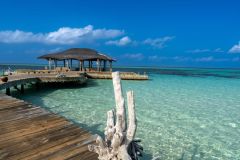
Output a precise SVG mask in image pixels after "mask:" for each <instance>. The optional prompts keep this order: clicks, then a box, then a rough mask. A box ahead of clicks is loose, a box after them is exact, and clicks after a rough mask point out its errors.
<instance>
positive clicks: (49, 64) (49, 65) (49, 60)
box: [48, 58, 51, 70]
mask: <svg viewBox="0 0 240 160" xmlns="http://www.w3.org/2000/svg"><path fill="white" fill-rule="evenodd" d="M48 67H49V70H51V58H50V59H48Z"/></svg>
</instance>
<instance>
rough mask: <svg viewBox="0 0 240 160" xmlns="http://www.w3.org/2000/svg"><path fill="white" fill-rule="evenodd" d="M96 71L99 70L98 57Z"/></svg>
mask: <svg viewBox="0 0 240 160" xmlns="http://www.w3.org/2000/svg"><path fill="white" fill-rule="evenodd" d="M97 71H98V72H99V59H97Z"/></svg>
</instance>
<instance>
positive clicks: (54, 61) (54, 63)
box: [53, 59, 56, 69]
mask: <svg viewBox="0 0 240 160" xmlns="http://www.w3.org/2000/svg"><path fill="white" fill-rule="evenodd" d="M53 65H54V66H53V67H54V69H56V60H55V59H54V60H53Z"/></svg>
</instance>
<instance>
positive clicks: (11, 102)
mask: <svg viewBox="0 0 240 160" xmlns="http://www.w3.org/2000/svg"><path fill="white" fill-rule="evenodd" d="M44 78H45V79H44ZM44 78H43V79H39V77H26V76H25V77H24V76H21V78H17V77H11V78H10V81H9V82H7V83H0V89H4V88H6V89H9V90H10V87H13V86H17V85H24V84H26V83H32V82H38V81H40V80H44V81H46V82H47V81H49V80H51V81H50V82H52V81H53V79H54V77H50V79H49V78H46V77H44ZM63 79H64V78H63ZM63 79H62V80H61V81H63ZM66 80H67V81H70V79H69V78H68V79H66ZM72 80H73V81H75V80H79V79H74V78H73V79H72ZM94 141H95V136H93V135H91V134H90V133H89V132H88V131H86V130H84V129H82V128H81V127H80V126H78V125H77V124H74V123H73V122H71V121H69V120H67V119H65V118H64V117H62V116H59V115H57V114H54V113H52V112H50V111H47V110H45V109H43V108H41V107H38V106H34V105H32V104H30V103H28V102H25V101H22V100H19V99H16V98H13V97H11V96H7V95H5V94H1V93H0V160H20V159H21V160H40V159H41V160H65V159H69V160H70V159H71V160H75V159H76V160H77V159H78V160H80V159H81V160H97V155H96V154H95V153H93V152H89V151H88V148H87V146H88V144H91V143H94Z"/></svg>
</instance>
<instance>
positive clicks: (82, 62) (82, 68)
mask: <svg viewBox="0 0 240 160" xmlns="http://www.w3.org/2000/svg"><path fill="white" fill-rule="evenodd" d="M82 71H85V69H84V61H82Z"/></svg>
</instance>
